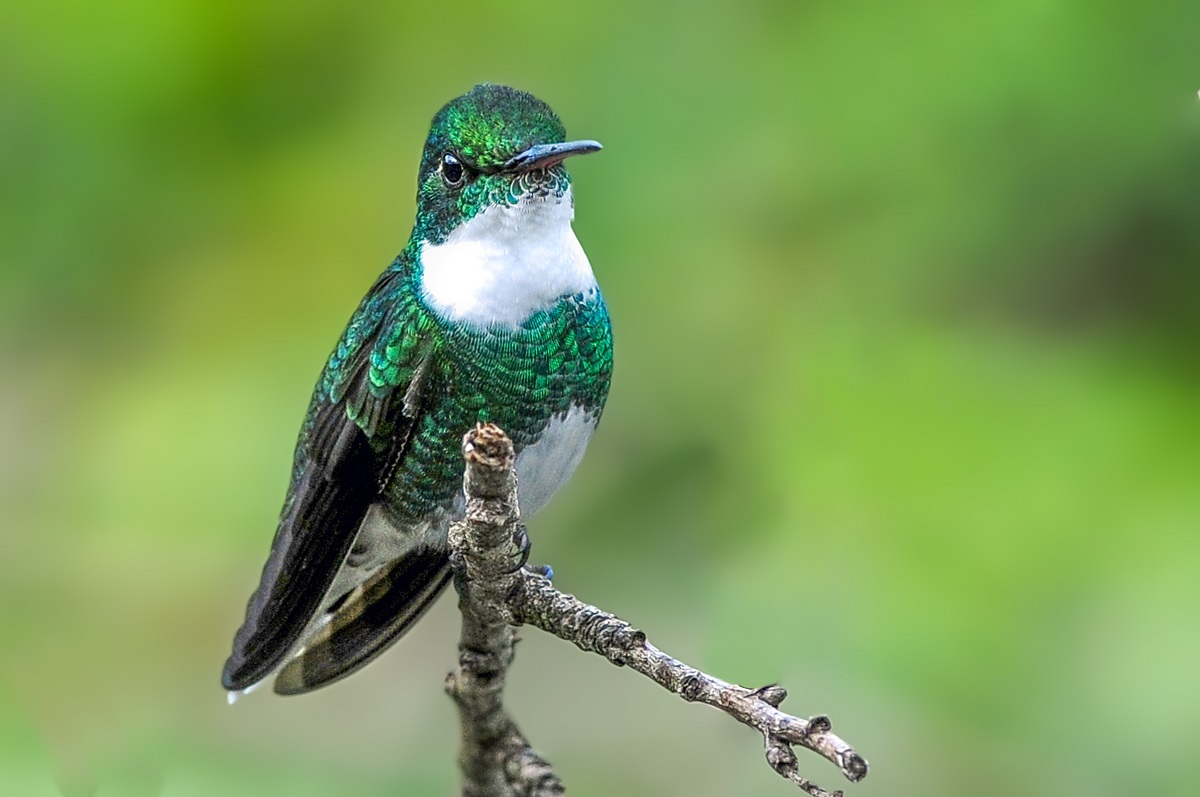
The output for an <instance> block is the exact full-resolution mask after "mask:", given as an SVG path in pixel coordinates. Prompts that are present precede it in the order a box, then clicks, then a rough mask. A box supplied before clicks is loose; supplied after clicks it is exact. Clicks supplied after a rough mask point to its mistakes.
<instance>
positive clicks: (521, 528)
mask: <svg viewBox="0 0 1200 797" xmlns="http://www.w3.org/2000/svg"><path fill="white" fill-rule="evenodd" d="M512 541H513V545H515V546H517V561H516V564H514V565H513V566H512V567H511V568H510V569H508V570H506V571H505V572H507V573H515V572H517V571H518V570H520V569H521V568H522V567H524V566H525V564H526V563H527V562H528V561H529V551H530V550H531V549H532V548H533V543H531V542H530V541H529V532H528V530H526V528H525V524H524V523H518V524H517V527H516V528H515V529H514V530H513V534H512Z"/></svg>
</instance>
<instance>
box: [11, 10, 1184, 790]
mask: <svg viewBox="0 0 1200 797" xmlns="http://www.w3.org/2000/svg"><path fill="white" fill-rule="evenodd" d="M384 5H385V4H378V5H376V4H371V3H359V2H350V3H342V4H335V3H318V2H299V3H296V2H293V3H275V4H264V3H243V2H230V1H229V0H218V1H216V2H214V1H213V0H206V2H198V1H197V0H188V1H187V2H170V3H162V2H130V1H127V2H117V3H90V2H78V1H77V0H75V1H72V0H46V2H42V3H38V4H34V3H6V4H4V6H3V9H2V10H0V606H2V607H3V608H2V609H0V793H2V794H5V795H30V796H31V797H42V795H56V794H60V793H61V794H63V795H66V796H67V797H84V796H85V795H86V796H89V797H121V796H123V795H133V797H143V796H149V795H169V796H170V797H192V796H193V795H196V796H197V797H204V796H205V795H216V794H221V795H274V794H287V795H290V796H291V797H310V796H311V797H317V796H318V795H334V794H337V795H344V794H354V795H362V796H363V797H375V796H376V795H379V796H382V795H399V794H406V795H420V794H429V795H449V794H452V793H454V789H455V784H456V770H455V755H456V726H455V718H454V715H453V711H452V708H451V706H450V704H449V702H448V700H447V699H446V698H445V697H444V695H443V694H442V691H441V684H442V678H443V676H444V675H445V673H446V672H447V671H448V670H449V669H450V668H451V666H452V664H453V661H454V655H455V653H454V644H455V640H456V635H457V626H456V614H455V610H454V607H453V604H452V601H451V600H443V601H442V602H441V603H440V604H439V605H438V607H437V608H436V609H435V611H434V612H433V613H432V615H431V616H430V617H429V618H428V619H427V620H425V621H424V622H423V623H421V624H420V626H419V627H418V629H417V630H416V631H414V632H413V633H412V634H411V635H410V636H409V637H408V638H406V639H405V640H404V642H403V643H402V644H400V645H398V646H397V647H396V648H394V649H393V650H392V651H391V652H390V653H389V654H388V655H387V656H386V657H384V658H383V659H382V660H380V661H379V662H377V663H376V664H374V665H372V666H371V667H370V668H368V669H367V670H366V671H364V672H362V673H361V674H359V675H357V676H355V677H354V678H353V679H351V680H349V681H346V682H344V683H341V684H339V685H337V686H335V687H333V688H330V689H327V690H324V691H321V692H319V693H316V694H313V695H311V696H306V697H302V698H290V699H281V698H276V697H274V696H273V695H270V694H257V695H254V696H253V699H248V700H246V701H243V702H242V703H239V704H238V705H237V706H235V707H233V708H230V707H228V706H226V705H225V701H224V694H223V693H222V692H221V690H220V688H219V684H218V673H219V670H220V666H221V663H222V661H223V659H224V657H225V655H226V653H227V651H228V646H229V642H230V639H231V635H232V633H233V631H234V629H235V628H236V627H237V625H238V623H239V622H240V620H241V616H242V611H243V607H244V605H245V601H246V599H247V597H248V595H249V592H250V590H251V589H252V587H253V586H254V584H255V583H256V579H257V574H258V570H259V567H260V566H261V561H262V557H263V556H264V555H265V553H266V550H267V546H268V541H269V538H270V535H271V533H272V531H273V528H274V523H275V517H276V513H277V511H278V508H279V505H280V502H281V500H282V497H283V492H284V488H285V486H286V478H287V474H288V469H289V463H290V458H291V452H292V446H293V443H294V439H295V433H296V430H297V428H298V425H299V421H300V418H301V416H302V414H303V412H304V408H305V405H306V402H307V399H308V395H309V391H310V389H311V385H312V382H313V380H314V378H315V376H316V374H317V372H318V371H319V369H320V366H321V364H322V362H323V358H324V357H325V355H326V353H327V352H328V350H329V348H330V347H331V345H332V343H333V342H334V340H335V339H336V337H337V335H338V333H339V332H340V331H341V328H342V325H343V324H344V322H345V320H346V319H347V317H348V316H349V314H350V312H351V310H352V309H353V308H354V306H355V304H356V303H357V301H358V299H359V297H360V296H361V295H362V293H363V292H364V291H365V290H366V288H367V287H368V286H369V285H370V283H371V281H372V280H373V279H374V277H375V275H376V274H377V273H378V272H379V271H380V270H382V269H383V268H384V267H385V266H386V265H387V263H388V262H389V261H390V260H391V258H392V256H393V255H394V253H395V252H396V251H398V250H399V249H400V248H401V247H402V246H403V244H404V242H405V240H406V237H407V235H408V230H409V225H410V220H411V217H412V213H413V194H414V190H415V170H416V164H417V159H418V156H419V152H420V147H421V145H422V142H423V140H424V136H425V133H426V127H427V124H428V120H429V119H430V117H431V116H432V115H433V113H434V112H435V111H436V110H437V108H438V107H439V106H440V105H441V104H442V103H444V102H445V101H446V100H448V99H450V98H451V97H453V96H455V95H456V94H459V93H461V92H462V91H465V90H466V89H467V88H469V87H470V86H471V85H472V84H474V83H476V82H479V81H485V80H486V81H493V82H505V83H510V84H513V85H516V86H519V87H521V88H525V89H527V90H530V91H532V92H534V93H536V94H538V95H539V96H541V97H542V98H544V99H545V100H547V101H548V102H549V103H550V104H551V105H552V106H553V107H554V108H555V109H556V110H557V111H558V112H559V113H560V115H561V116H562V117H563V119H564V120H565V121H566V124H567V127H568V131H569V133H570V134H571V135H573V136H576V137H587V138H596V139H599V140H601V141H602V142H603V143H604V144H605V146H606V149H605V151H604V153H602V154H601V155H597V156H594V157H591V158H586V159H581V160H579V161H573V162H572V164H571V168H572V173H573V176H574V179H575V184H576V197H577V213H578V216H577V221H576V230H577V232H578V235H579V237H580V239H581V240H582V241H583V243H584V245H585V247H586V248H587V251H588V253H589V255H590V257H591V259H592V262H593V265H594V267H595V270H596V272H597V274H598V276H599V279H600V281H601V284H602V286H603V288H604V290H605V293H606V297H607V299H608V303H609V306H610V308H611V311H612V316H613V321H614V324H615V327H616V357H617V367H616V374H615V380H614V384H613V389H612V395H611V398H610V401H609V406H608V410H607V413H606V415H605V418H604V422H603V424H602V425H601V427H600V430H599V433H598V435H597V436H596V438H595V439H594V441H593V444H592V446H591V450H590V452H589V454H588V457H587V458H586V460H585V461H584V463H583V465H582V466H581V468H580V470H579V471H578V474H577V476H576V478H575V479H574V481H573V483H572V484H571V486H570V487H569V488H568V489H567V490H565V491H564V493H563V494H561V495H560V497H559V499H558V500H557V501H556V502H555V504H554V505H553V506H552V507H551V508H549V509H548V510H546V511H545V512H544V513H543V515H541V516H539V517H538V518H537V519H536V520H535V521H534V522H533V524H532V534H533V537H534V557H535V560H538V561H549V562H551V563H553V564H554V566H555V569H556V571H557V574H558V575H557V581H558V583H559V585H560V587H561V588H563V589H567V590H569V591H572V592H574V593H576V594H579V595H581V596H582V597H584V598H586V599H588V600H590V601H593V602H595V603H598V604H600V605H602V606H604V607H606V608H608V609H610V610H613V611H616V612H618V613H621V614H622V615H624V616H626V617H628V618H629V619H631V620H633V621H634V622H635V623H637V624H639V625H641V626H642V627H643V628H645V629H646V630H647V631H648V633H649V634H650V637H651V639H652V640H653V641H655V642H656V643H658V644H659V645H660V646H661V647H663V648H665V649H667V650H669V651H672V652H673V653H675V654H676V655H678V656H680V657H681V658H684V659H685V660H688V661H690V662H692V663H695V664H697V665H699V666H701V667H703V668H705V669H708V670H710V671H712V672H714V673H716V674H719V675H721V676H723V677H725V678H728V679H730V680H735V681H739V682H741V683H745V684H750V685H759V684H765V683H771V682H781V683H783V684H785V685H786V686H787V687H788V688H789V689H790V691H791V693H792V697H791V698H790V700H789V703H788V704H786V705H787V706H788V707H790V708H791V709H792V710H793V711H794V712H797V713H802V714H809V713H818V712H824V713H828V714H829V715H831V716H832V717H833V720H834V727H835V730H837V731H839V732H840V733H841V734H842V735H843V736H844V737H845V738H847V739H848V740H850V741H851V742H853V743H854V744H855V745H856V746H857V747H858V748H859V749H860V750H861V751H862V752H863V754H864V755H866V757H867V758H868V759H869V760H870V762H871V765H872V771H871V775H870V777H869V778H868V779H867V780H866V781H865V782H863V783H862V784H859V785H845V784H842V783H841V782H840V776H838V774H837V773H836V771H834V770H833V768H831V767H830V766H829V765H828V764H826V763H825V762H823V761H821V760H819V759H817V758H815V757H812V756H803V757H802V762H803V765H804V767H805V770H806V772H807V773H808V774H809V775H810V776H811V777H813V778H814V779H816V780H817V781H818V782H821V783H823V784H824V785H826V786H827V787H830V788H835V787H841V786H843V785H845V788H847V794H848V795H861V797H869V796H870V795H916V794H922V795H928V794H936V795H963V794H969V795H984V796H986V795H1010V794H1046V795H1103V794H1114V795H1115V794H1129V793H1139V794H1156V795H1185V794H1187V795H1190V794H1194V793H1195V791H1194V790H1195V783H1196V781H1197V778H1198V777H1200V757H1198V756H1197V755H1196V745H1197V743H1198V742H1200V677H1197V673H1200V634H1198V630H1200V533H1198V532H1200V412H1198V408H1200V404H1198V400H1200V379H1198V377H1200V369H1198V368H1197V366H1198V359H1197V358H1198V346H1200V276H1198V269H1197V263H1198V256H1200V225H1198V224H1197V220H1198V219H1197V216H1198V213H1200V145H1198V143H1200V101H1198V100H1197V96H1196V91H1197V89H1200V48H1198V46H1197V41H1198V40H1197V38H1196V33H1197V31H1198V30H1200V5H1198V4H1195V3H1191V4H1187V3H1167V2H1148V3H1124V4H1117V3H1104V4H1101V3H1094V2H1082V1H1079V2H1071V1H1070V0H1067V1H1064V2H1045V0H1037V1H1036V2H1022V1H1020V0H1014V2H1007V3H983V4H958V5H954V4H946V3H937V2H919V1H917V0H910V1H908V2H899V3H889V4H881V3H875V2H861V1H860V0H848V1H847V2H841V3H814V2H796V3H786V2H777V3H763V2H738V3H732V2H727V3H726V2H698V1H697V0H689V1H688V2H664V3H646V4H643V3H632V2H627V3H590V4H570V5H564V4H561V3H557V4H551V3H529V2H512V3H505V4H495V5H492V4H483V3H476V2H472V1H471V0H463V2H459V3H454V4H431V5H429V6H428V7H424V8H418V7H408V6H407V5H406V4H395V5H393V6H389V7H387V8H385V7H384ZM524 636H525V641H524V642H523V643H522V645H521V647H520V649H519V656H518V661H517V666H516V668H515V670H514V672H513V683H512V688H511V691H510V693H509V698H510V702H511V706H512V709H513V711H514V713H515V716H516V717H517V719H518V721H519V722H521V723H522V725H523V727H524V729H525V730H526V731H527V732H528V733H529V735H530V736H531V738H532V739H533V740H534V741H535V742H536V743H537V744H538V746H539V747H540V748H541V749H542V751H543V752H544V753H545V754H546V755H547V756H548V757H549V758H550V759H551V760H552V761H553V762H554V763H555V764H556V765H557V767H558V768H559V771H560V774H561V775H562V776H563V778H564V779H565V780H566V782H567V784H568V786H569V787H570V789H571V793H572V794H573V795H577V796H578V797H590V796H591V795H597V796H598V795H613V794H620V795H659V794H689V795H692V794H694V795H750V794H754V795H783V794H790V793H794V791H793V790H792V788H791V787H789V786H788V785H787V784H785V783H783V782H782V781H780V780H779V779H778V778H777V777H776V776H775V775H774V774H773V773H771V772H770V771H769V769H768V768H767V767H766V765H765V764H764V762H763V761H762V754H761V741H760V740H759V739H757V738H755V737H754V734H753V733H751V732H749V731H747V730H746V729H744V728H741V727H740V726H736V725H735V724H734V723H732V722H729V721H728V720H727V719H725V718H724V717H721V716H719V715H718V714H717V713H716V712H713V711H710V710H708V709H704V708H701V707H697V706H689V705H686V704H684V703H683V702H681V701H679V700H677V699H674V698H671V697H669V696H667V695H665V694H663V693H660V692H659V691H658V690H657V688H655V687H653V686H651V685H649V684H648V683H643V682H642V681H641V679H639V678H637V677H635V676H634V675H632V674H630V673H628V672H624V671H620V670H616V669H615V668H612V667H610V666H609V665H607V664H605V663H604V662H602V661H599V660H593V658H589V657H588V656H586V655H584V654H582V653H579V652H578V651H576V650H574V649H573V648H570V647H568V646H567V645H565V644H563V643H560V642H557V641H555V640H551V639H547V638H545V637H544V636H543V635H541V634H540V633H539V632H536V631H527V632H525V634H524Z"/></svg>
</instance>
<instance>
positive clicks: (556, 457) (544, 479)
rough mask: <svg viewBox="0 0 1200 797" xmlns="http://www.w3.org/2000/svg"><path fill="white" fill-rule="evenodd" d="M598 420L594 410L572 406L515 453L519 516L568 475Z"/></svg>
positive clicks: (525, 514)
mask: <svg viewBox="0 0 1200 797" xmlns="http://www.w3.org/2000/svg"><path fill="white" fill-rule="evenodd" d="M597 420H599V419H598V418H597V417H596V415H595V413H593V412H590V411H587V410H584V409H581V408H580V407H578V406H572V407H571V409H569V410H568V411H567V413H566V414H565V415H558V416H555V417H554V418H551V419H550V423H549V424H548V425H547V426H546V429H545V430H544V431H543V432H542V436H541V437H539V438H538V441H537V442H536V443H534V444H533V445H531V446H527V447H526V448H524V449H523V450H522V451H521V453H520V454H518V455H517V461H516V471H517V497H518V500H519V501H520V502H521V516H522V517H526V518H528V517H530V516H531V515H533V513H534V512H537V511H538V510H539V509H541V508H542V507H543V506H545V505H546V504H547V503H548V502H549V501H550V497H551V496H553V495H554V493H555V492H557V491H558V488H560V487H562V486H563V485H564V484H566V483H567V481H568V480H569V479H570V478H571V474H572V473H574V472H575V467H576V466H577V465H578V464H579V460H581V459H583V452H584V449H586V448H587V444H588V440H589V439H590V438H591V436H592V432H593V431H594V430H595V429H596V422H597Z"/></svg>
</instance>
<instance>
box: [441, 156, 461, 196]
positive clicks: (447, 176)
mask: <svg viewBox="0 0 1200 797" xmlns="http://www.w3.org/2000/svg"><path fill="white" fill-rule="evenodd" d="M466 175H467V170H466V169H464V168H463V165H462V163H460V162H459V160H458V158H456V157H454V156H453V155H451V154H450V153H449V152H447V153H446V154H445V155H443V156H442V180H444V181H445V183H446V185H448V186H450V187H451V188H458V187H459V186H460V185H462V182H463V178H464V177H466Z"/></svg>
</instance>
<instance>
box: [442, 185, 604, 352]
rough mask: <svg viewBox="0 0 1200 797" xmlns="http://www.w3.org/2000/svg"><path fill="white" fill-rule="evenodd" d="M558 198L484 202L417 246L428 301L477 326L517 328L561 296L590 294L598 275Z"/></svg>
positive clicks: (568, 207) (565, 199) (567, 197)
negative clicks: (441, 235)
mask: <svg viewBox="0 0 1200 797" xmlns="http://www.w3.org/2000/svg"><path fill="white" fill-rule="evenodd" d="M574 216H575V211H574V207H573V203H572V200H571V192H570V189H567V192H566V194H564V195H563V196H562V197H558V198H555V197H553V196H551V197H547V198H540V197H531V198H527V199H525V200H523V201H522V202H519V203H518V204H516V205H506V206H498V205H493V206H491V207H488V208H487V209H485V210H484V211H483V212H481V213H480V214H478V215H477V216H475V217H474V218H472V219H471V220H470V221H468V222H467V223H465V224H463V225H462V226H460V227H459V228H458V229H456V230H455V231H454V232H452V233H451V234H450V236H449V237H448V238H447V239H446V240H445V242H443V243H440V244H431V243H428V242H426V243H424V244H422V246H421V266H422V275H421V287H422V296H423V298H424V299H425V302H426V303H427V304H428V305H429V306H430V308H432V309H433V310H434V311H436V312H437V313H439V314H440V315H441V316H442V317H443V318H446V319H448V320H451V321H463V322H467V323H470V324H473V325H475V326H479V327H484V328H486V327H490V326H507V327H516V326H520V324H521V322H523V321H524V320H525V319H527V318H528V317H529V316H530V315H531V314H532V313H534V312H536V311H538V310H541V309H544V308H546V307H549V306H550V305H551V304H553V302H554V301H555V300H556V299H558V298H559V297H560V296H562V295H563V294H568V293H580V292H583V293H587V292H589V291H591V290H592V289H594V288H595V286H596V278H595V276H594V275H593V274H592V267H591V264H590V263H588V259H587V255H586V254H584V252H583V247H581V246H580V245H579V239H578V238H576V237H575V231H574V230H572V229H571V219H572V218H574Z"/></svg>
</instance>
